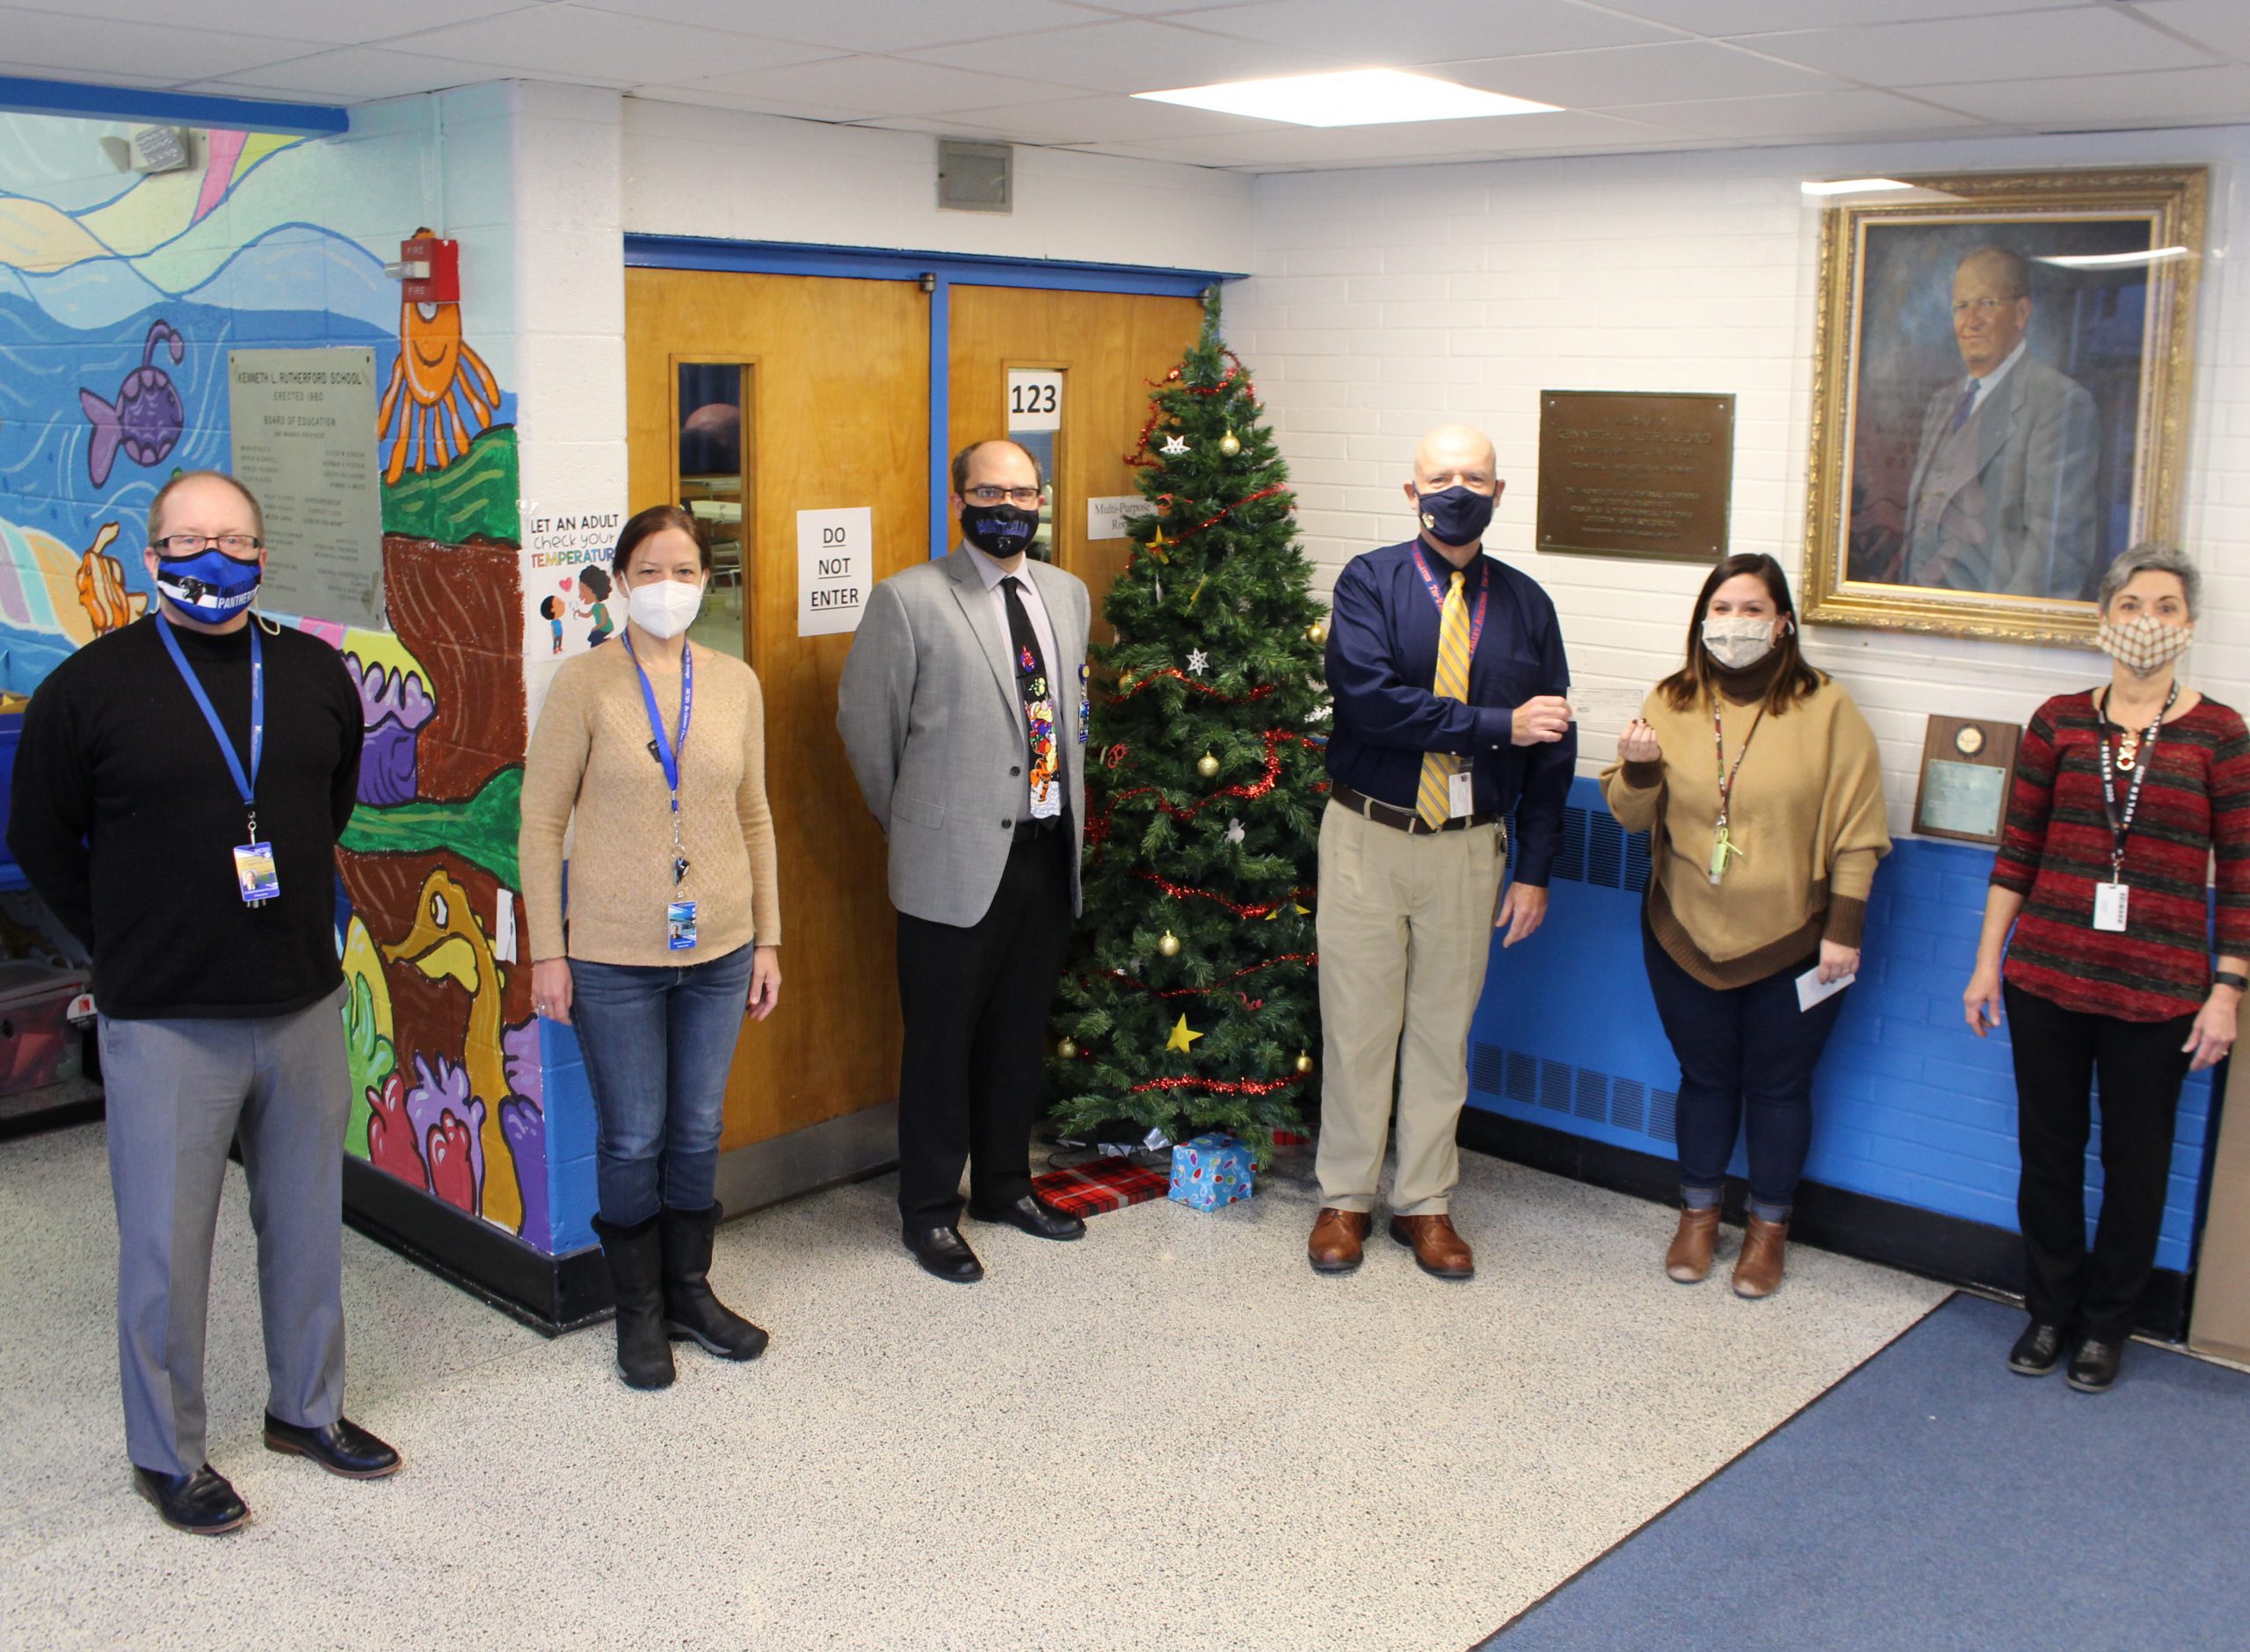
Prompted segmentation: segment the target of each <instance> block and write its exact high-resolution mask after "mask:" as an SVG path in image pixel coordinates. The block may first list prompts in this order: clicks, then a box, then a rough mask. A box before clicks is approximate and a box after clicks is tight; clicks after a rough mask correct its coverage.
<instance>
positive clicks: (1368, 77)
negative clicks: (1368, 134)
mask: <svg viewBox="0 0 2250 1652" xmlns="http://www.w3.org/2000/svg"><path fill="white" fill-rule="evenodd" d="M1133 95H1134V96H1135V97H1136V98H1147V99H1148V100H1149V101H1150V103H1168V104H1185V105H1187V107H1188V108H1190V109H1215V110H1216V111H1218V112H1220V113H1221V114H1229V115H1251V116H1253V117H1255V118H1256V119H1258V120H1286V121H1288V123H1289V124H1290V125H1292V126H1299V127H1374V126H1384V125H1389V124H1392V123H1396V122H1398V121H1404V120H1479V119H1482V118H1483V117H1485V116H1488V115H1536V114H1552V113H1553V112H1555V111H1556V109H1557V105H1554V104H1544V103H1533V102H1532V101H1531V100H1530V99H1529V98H1507V97H1503V96H1502V95H1501V94H1500V93H1499V92H1496V91H1477V89H1476V88H1475V87H1473V86H1456V85H1455V84H1454V83H1452V82H1451V81H1449V80H1433V79H1431V78H1430V76H1427V75H1409V74H1406V73H1404V71H1402V70H1399V69H1345V70H1342V71H1340V72H1339V73H1336V74H1332V75H1285V76H1281V77H1279V78H1277V79H1273V80H1236V81H1228V82H1226V83H1223V84H1220V85H1216V86H1183V87H1180V88H1179V89H1178V90H1177V91H1136V92H1135V93H1134V94H1133Z"/></svg>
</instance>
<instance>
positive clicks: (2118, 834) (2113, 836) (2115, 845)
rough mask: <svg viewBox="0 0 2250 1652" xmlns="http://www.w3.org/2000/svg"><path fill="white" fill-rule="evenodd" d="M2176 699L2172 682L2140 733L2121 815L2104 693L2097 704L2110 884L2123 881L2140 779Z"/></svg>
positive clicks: (2096, 730) (2153, 755)
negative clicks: (2099, 715) (2153, 715)
mask: <svg viewBox="0 0 2250 1652" xmlns="http://www.w3.org/2000/svg"><path fill="white" fill-rule="evenodd" d="M2179 698H2180V685H2179V684H2178V683H2177V682H2174V684H2173V685H2172V692H2170V693H2169V694H2167V695H2166V696H2165V697H2164V707H2163V709H2162V710H2161V711H2159V712H2158V713H2157V714H2156V721H2154V722H2152V723H2151V724H2149V726H2148V732H2147V733H2146V734H2145V735H2142V736H2141V749H2140V751H2139V753H2138V757H2139V760H2138V762H2136V763H2135V764H2134V765H2133V783H2132V784H2131V785H2130V786H2127V787H2126V788H2125V812H2124V813H2123V815H2119V814H2118V812H2117V799H2116V795H2115V793H2116V779H2115V772H2114V771H2113V769H2112V768H2111V766H2110V763H2109V733H2108V730H2109V727H2110V724H2109V701H2108V696H2107V695H2104V696H2103V697H2102V702H2101V706H2100V707H2098V709H2099V711H2100V713H2101V721H2100V722H2099V723H2098V724H2096V726H2095V728H2094V745H2095V746H2096V747H2098V748H2099V749H2100V750H2101V813H2102V814H2103V815H2105V816H2106V817H2108V822H2109V881H2110V882H2112V883H2123V881H2124V880H2125V839H2126V838H2127V837H2129V836H2130V834H2131V832H2132V830H2133V812H2134V810H2136V809H2137V808H2139V807H2140V801H2141V782H2142V781H2143V780H2145V779H2147V778H2148V772H2149V771H2150V770H2151V769H2152V768H2154V767H2155V766H2156V741H2157V736H2158V735H2160V734H2162V733H2163V732H2164V720H2165V718H2166V717H2167V715H2168V714H2170V712H2171V710H2172V705H2173V702H2174V700H2176V699H2179ZM2123 732H2124V731H2123V728H2122V727H2121V728H2119V730H2118V734H2119V737H2120V738H2121V739H2122V738H2123Z"/></svg>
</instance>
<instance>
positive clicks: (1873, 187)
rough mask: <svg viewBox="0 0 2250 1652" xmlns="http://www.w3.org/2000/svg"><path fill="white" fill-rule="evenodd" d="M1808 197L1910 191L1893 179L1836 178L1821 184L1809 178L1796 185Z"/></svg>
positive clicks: (1906, 186)
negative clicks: (1895, 190) (1898, 190)
mask: <svg viewBox="0 0 2250 1652" xmlns="http://www.w3.org/2000/svg"><path fill="white" fill-rule="evenodd" d="M1797 187H1798V188H1800V189H1802V190H1803V191H1804V192H1805V193H1806V194H1808V195H1872V194H1875V193H1877V192H1880V191H1883V190H1891V189H1912V188H1913V187H1914V186H1913V185H1912V184H1902V183H1900V182H1899V181H1898V179H1897V178H1830V179H1828V180H1826V181H1825V182H1823V181H1822V180H1821V179H1818V178H1807V179H1805V180H1804V183H1802V184H1800V185H1797Z"/></svg>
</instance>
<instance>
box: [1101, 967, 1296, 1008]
mask: <svg viewBox="0 0 2250 1652" xmlns="http://www.w3.org/2000/svg"><path fill="white" fill-rule="evenodd" d="M1276 964H1310V965H1311V966H1312V967H1314V968H1316V969H1317V968H1318V967H1320V954H1319V953H1282V954H1281V956H1279V957H1278V958H1268V959H1266V960H1263V961H1261V962H1259V963H1255V964H1252V965H1250V966H1248V967H1245V968H1242V969H1238V970H1236V971H1235V972H1234V974H1232V975H1229V976H1227V977H1226V981H1240V980H1241V979H1242V978H1243V977H1244V976H1245V975H1256V974H1257V973H1258V972H1259V970H1261V969H1271V968H1272V967H1274V965H1276ZM1080 979H1081V981H1082V982H1084V984H1086V985H1089V986H1090V985H1092V982H1088V981H1085V978H1084V977H1081V978H1080ZM1108 979H1110V980H1112V981H1115V982H1121V983H1122V984H1123V985H1125V986H1128V987H1132V988H1134V989H1137V990H1139V991H1142V992H1148V993H1154V994H1155V995H1156V996H1158V997H1159V998H1202V997H1208V996H1210V995H1211V994H1212V993H1215V992H1224V991H1226V990H1227V986H1226V981H1222V982H1217V983H1216V984H1214V985H1212V986H1208V987H1162V988H1159V987H1151V986H1150V985H1149V983H1148V982H1145V981H1143V980H1142V979H1141V978H1140V977H1139V976H1137V975H1123V974H1112V975H1110V976H1109V977H1108ZM1234 996H1236V997H1238V998H1239V999H1241V1000H1242V1007H1243V1008H1244V1009H1245V1010H1248V1011H1252V1013H1253V1014H1254V1013H1255V1012H1256V1011H1259V1010H1262V1009H1264V1008H1265V1007H1266V1000H1265V999H1263V998H1253V997H1252V996H1250V995H1249V994H1248V993H1246V992H1241V991H1238V992H1236V993H1235V995H1234Z"/></svg>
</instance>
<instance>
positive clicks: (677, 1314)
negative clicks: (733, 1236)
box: [657, 1205, 766, 1359]
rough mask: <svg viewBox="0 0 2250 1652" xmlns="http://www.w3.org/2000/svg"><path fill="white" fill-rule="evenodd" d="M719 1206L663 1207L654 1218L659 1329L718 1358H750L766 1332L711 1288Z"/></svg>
mask: <svg viewBox="0 0 2250 1652" xmlns="http://www.w3.org/2000/svg"><path fill="white" fill-rule="evenodd" d="M719 1215H720V1211H719V1206H716V1205H711V1206H707V1207H705V1208H704V1209H702V1210H672V1209H669V1208H667V1209H666V1210H665V1211H664V1213H663V1214H662V1215H660V1216H659V1217H658V1218H657V1222H658V1225H659V1228H660V1229H661V1231H662V1232H663V1234H664V1330H666V1331H667V1332H669V1333H670V1334H671V1336H672V1337H675V1338H681V1337H684V1338H686V1339H687V1340H688V1341H691V1342H695V1343H700V1344H702V1345H703V1347H705V1348H706V1349H708V1350H709V1351H711V1352H712V1353H715V1354H716V1355H718V1356H719V1358H720V1359H757V1358H758V1355H759V1354H761V1353H763V1352H764V1351H766V1333H765V1332H764V1331H762V1330H758V1327H757V1326H755V1325H753V1324H751V1322H749V1321H748V1320H746V1319H744V1317H743V1316H742V1315H739V1314H737V1313H735V1312H734V1311H733V1310H732V1309H730V1308H728V1307H727V1306H726V1304H725V1303H723V1302H722V1301H719V1299H718V1298H717V1297H715V1296H714V1295H712V1294H711V1279H710V1274H711V1232H712V1229H714V1228H716V1227H717V1226H718V1225H719Z"/></svg>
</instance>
